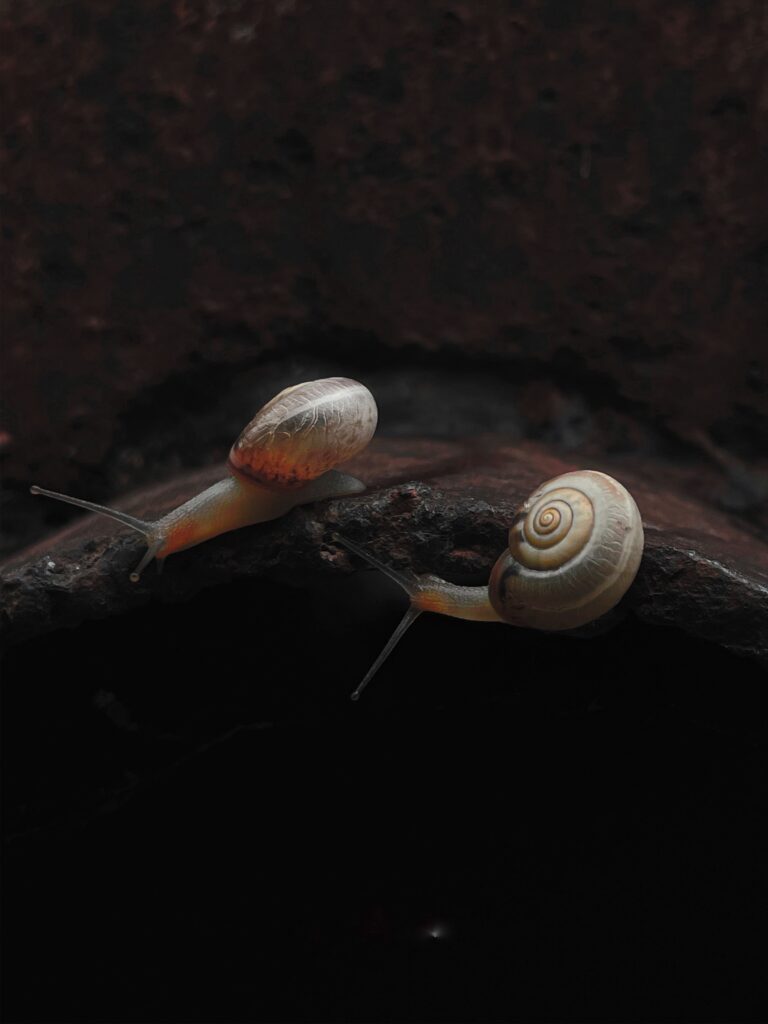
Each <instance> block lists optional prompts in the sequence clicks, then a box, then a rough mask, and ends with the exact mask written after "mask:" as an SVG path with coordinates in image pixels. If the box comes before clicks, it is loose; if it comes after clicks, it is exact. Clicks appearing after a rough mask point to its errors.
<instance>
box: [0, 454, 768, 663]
mask: <svg viewBox="0 0 768 1024" xmlns="http://www.w3.org/2000/svg"><path fill="white" fill-rule="evenodd" d="M348 468H349V470H350V472H353V473H355V474H356V475H358V476H360V477H361V478H362V479H364V480H365V481H366V482H367V483H368V485H369V491H368V492H367V493H366V494H364V495H361V496H360V497H357V498H353V499H347V500H343V501H330V502H327V503H323V504H321V505H317V506H306V507H304V508H301V509H297V510H294V511H293V512H292V513H290V514H289V515H288V516H287V517H285V518H284V519H282V520H279V521H275V522H273V523H267V524H263V525H261V526H257V527H252V528H250V529H248V530H242V531H237V532H234V533H230V534H228V535H225V536H222V537H219V538H216V539H215V540H213V541H210V542H208V543H207V544H204V545H200V546H199V547H197V548H194V549H190V550H189V551H187V552H182V553H181V554H179V555H176V556H174V557H173V558H172V559H170V560H169V561H168V562H167V563H166V567H165V570H164V572H163V574H162V575H159V576H158V575H157V574H156V570H155V569H154V567H150V568H149V569H148V570H147V571H146V572H145V575H144V577H143V579H142V581H141V583H140V584H138V585H133V584H131V583H130V582H129V580H128V573H129V571H130V570H131V569H132V568H133V566H134V565H135V563H136V562H137V561H138V559H139V557H140V555H141V552H142V550H143V545H142V542H141V540H140V539H138V538H136V537H134V536H133V535H126V534H125V533H124V532H123V531H122V530H121V529H120V528H119V527H115V526H113V524H112V523H111V522H110V521H108V520H100V519H99V518H97V517H87V518H85V519H83V520H81V521H79V522H77V523H76V524H74V525H73V526H71V527H69V528H67V529H66V530H64V531H62V532H61V533H59V534H57V535H55V536H53V537H51V538H49V539H48V540H47V541H45V542H43V543H41V544H38V545H36V546H35V547H34V548H31V549H28V550H27V551H25V552H23V553H21V554H20V555H19V556H17V557H16V558H15V559H14V560H12V561H11V562H9V563H7V564H6V567H5V571H4V573H3V581H2V590H3V627H4V634H5V637H6V640H7V641H8V642H14V641H17V640H21V639H25V638H29V637H32V636H35V635H39V634H41V633H44V632H46V631H50V630H52V629H56V628H59V627H61V626H75V625H77V624H78V623H80V622H83V621H85V620H88V619H96V618H101V617H104V616H115V615H120V614H121V613H124V612H127V611H129V610H130V609H135V608H138V607H140V606H142V605H144V604H146V603H147V602H149V601H150V600H151V599H153V598H154V599H157V598H159V599H160V600H161V601H162V602H179V601H185V600H188V599H189V598H190V597H191V596H192V595H194V594H195V593H197V592H198V591H200V590H201V589H203V588H206V587H209V586H212V585H215V584H221V583H227V582H230V581H234V580H237V579H239V578H249V577H258V578H264V577H266V578H272V579H275V580H278V581H289V582H291V583H292V584H293V585H294V586H296V587H298V588H309V589H313V588H320V589H322V587H323V586H324V585H325V583H326V582H327V581H328V579H329V574H333V573H346V572H348V571H349V570H350V565H351V563H350V559H349V556H348V555H347V554H346V553H345V551H344V550H343V549H341V548H340V547H339V546H337V545H335V544H334V543H333V540H332V535H333V532H334V531H336V530H338V531H339V532H340V533H342V534H347V535H348V536H349V537H350V538H351V539H355V540H357V541H358V542H360V543H363V544H365V545H366V546H367V547H368V548H369V549H370V550H371V551H372V552H375V553H376V554H377V555H378V557H379V558H381V559H382V560H384V561H386V562H389V563H391V564H393V565H395V566H402V567H407V568H413V569H414V570H415V571H416V572H427V571H429V572H434V573H437V574H440V575H443V576H445V577H446V578H449V579H453V580H455V581H457V582H467V583H478V584H479V583H481V582H483V581H484V580H486V579H487V574H488V571H489V569H490V566H491V565H492V563H493V561H494V560H495V559H496V557H497V556H498V554H499V553H500V552H501V550H502V547H503V545H504V543H505V536H506V528H507V524H509V522H510V521H511V519H512V517H513V513H514V510H515V508H516V507H517V505H518V504H519V503H520V502H521V501H522V500H523V499H524V498H525V497H526V496H527V495H528V494H529V493H530V492H531V491H532V490H533V489H534V488H535V487H536V486H537V485H538V484H539V483H540V482H542V481H543V480H545V479H547V478H549V477H551V476H555V475H557V474H559V473H562V472H565V471H566V470H568V469H573V468H578V467H577V466H574V464H573V463H569V462H567V461H565V460H564V459H563V458H562V457H560V456H558V455H556V454H553V452H552V451H551V450H549V449H547V448H545V447H544V446H542V445H538V444H532V443H520V444H517V445H513V444H509V443H504V442H502V441H499V440H498V439H494V438H493V437H488V438H486V439H485V440H484V442H483V443H482V444H481V443H480V442H474V443H473V444H471V445H470V444H464V445H462V444H460V443H458V442H439V441H433V440H424V439H421V440H419V439H397V440H396V439H391V440H378V441H375V442H374V443H373V445H372V446H371V448H370V449H369V450H368V451H367V452H366V453H365V454H364V455H362V456H360V457H359V458H358V459H357V460H356V461H355V462H353V463H350V464H349V467H348ZM591 468H600V469H603V470H605V471H606V472H610V473H612V474H613V475H615V476H617V477H618V478H620V479H621V480H622V482H624V483H625V484H626V486H628V487H629V489H630V490H631V491H632V493H633V494H634V496H635V498H636V500H637V502H638V505H639V508H640V510H641V513H642V516H643V521H644V524H645V531H646V549H645V554H644V557H643V562H642V565H641V568H640V571H639V574H638V577H637V579H636V581H635V583H634V585H633V586H632V588H631V589H630V591H629V593H628V594H627V596H626V597H625V599H624V601H623V602H622V607H623V608H624V609H625V610H627V611H629V612H630V613H631V614H634V615H636V616H637V617H638V618H640V619H641V620H642V621H643V622H646V623H648V624H649V625H652V626H666V627H676V628H679V629H682V630H685V631H687V632H688V633H690V634H692V635H693V636H697V637H701V638H703V639H706V640H709V641H714V642H716V643H718V644H721V645H723V646H724V647H726V648H729V649H730V650H732V651H734V652H737V653H739V654H743V655H748V656H750V657H752V658H755V659H758V660H759V661H761V662H763V663H765V664H768V614H767V609H768V549H766V547H765V545H764V544H762V543H761V542H760V541H759V540H758V539H757V537H755V536H753V535H751V534H750V533H748V532H747V531H746V529H745V528H744V526H743V524H741V523H739V522H738V521H734V520H732V519H731V518H730V517H729V516H727V515H725V514H724V513H722V512H719V511H717V510H713V509H711V508H708V507H707V506H706V505H704V504H703V503H701V502H698V501H696V500H693V499H692V498H691V497H690V496H689V495H688V494H687V493H686V492H685V490H684V488H683V487H682V486H681V483H680V478H679V475H678V477H677V479H675V476H674V474H672V473H671V472H670V470H669V469H668V468H666V469H665V467H663V466H662V465H659V466H657V467H652V466H649V465H648V464H647V463H638V464H636V465H634V466H633V465H632V464H631V463H630V461H629V460H625V462H624V463H623V464H621V463H619V462H616V461H614V462H611V461H609V460H601V461H600V462H599V463H596V464H594V465H592V467H591ZM219 475H220V469H218V468H217V469H210V470H207V471H203V472H198V473H195V474H191V475H185V476H180V477H179V478H178V479H176V480H174V481H172V482H171V483H170V484H168V485H166V486H164V487H162V488H155V489H154V490H152V491H149V492H142V493H139V494H135V495H133V496H129V497H126V498H125V500H124V501H121V502H119V503H118V504H119V507H120V508H122V509H124V510H125V511H128V512H131V513H133V514H135V515H138V516H141V517H145V518H153V517H155V516H156V515H158V514H160V513H162V512H164V511H167V510H168V509H170V508H172V507H174V506H175V505H177V504H178V503H180V502H181V501H183V500H185V499H186V498H188V497H190V496H191V495H192V494H194V493H197V491H199V490H200V489H202V488H203V487H204V486H207V485H208V484H210V483H212V482H213V481H214V480H215V479H217V478H218V476H219ZM665 476H666V477H667V479H665ZM355 568H359V567H358V566H355ZM601 625H602V623H601ZM587 632H589V628H587Z"/></svg>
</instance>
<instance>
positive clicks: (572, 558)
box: [339, 470, 644, 699]
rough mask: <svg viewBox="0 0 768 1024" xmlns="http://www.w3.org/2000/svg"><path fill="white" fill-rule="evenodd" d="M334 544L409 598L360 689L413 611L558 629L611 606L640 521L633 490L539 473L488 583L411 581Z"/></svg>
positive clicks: (632, 561) (637, 553) (625, 582)
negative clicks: (378, 572) (544, 476)
mask: <svg viewBox="0 0 768 1024" xmlns="http://www.w3.org/2000/svg"><path fill="white" fill-rule="evenodd" d="M339 539H340V540H341V542H342V543H343V544H345V545H346V546H347V547H349V548H350V549H351V550H352V551H354V552H355V553H356V554H358V555H360V556H361V557H362V558H365V559H366V560H367V561H368V562H370V563H371V564H373V565H375V566H376V567H377V568H379V569H381V570H382V571H384V572H385V573H387V575H388V576H390V577H391V578H392V579H394V580H395V581H396V582H397V583H399V584H400V586H401V587H403V589H404V590H405V591H406V593H407V594H408V595H409V597H410V600H411V604H410V607H409V609H408V611H407V612H406V614H405V617H404V618H403V620H402V621H401V623H400V625H399V626H398V627H397V629H396V630H395V633H394V634H393V635H392V637H391V638H390V640H389V642H388V643H387V645H386V647H385V648H384V650H383V651H382V653H381V655H379V658H378V659H377V660H376V662H374V664H373V666H372V667H371V669H370V670H369V672H368V673H367V675H366V676H365V678H364V679H363V681H362V683H361V684H360V685H359V686H358V687H357V689H356V690H355V692H354V693H353V695H352V696H353V698H354V699H357V697H359V695H360V693H361V691H362V690H363V689H364V687H365V686H366V685H367V684H368V682H370V680H371V678H372V677H373V675H374V674H375V672H376V671H377V670H378V668H379V667H380V666H381V664H382V663H383V661H384V660H385V658H387V657H388V656H389V654H390V653H391V652H392V650H393V648H394V646H395V644H396V643H397V642H398V641H399V640H400V638H401V637H402V635H403V634H404V633H405V631H406V629H408V627H409V626H410V625H411V624H412V623H413V622H414V621H415V620H416V618H418V616H419V615H420V614H421V613H422V612H437V613H439V614H442V615H450V616H452V617H454V618H460V619H471V620H474V621H484V622H505V623H508V624H509V625H514V626H523V627H526V628H529V629H541V630H550V631H558V630H565V629H575V628H577V627H578V626H583V625H585V624H586V623H588V622H592V621H594V620H595V619H597V618H599V617H600V616H601V615H604V614H605V613H606V612H607V611H609V610H610V609H611V608H613V607H614V606H615V605H616V604H618V602H619V601H620V600H621V598H622V597H623V596H624V594H625V593H626V591H627V590H628V589H629V587H630V585H631V583H632V581H633V580H634V578H635V575H636V574H637V570H638V567H639V565H640V560H641V558H642V553H643V543H644V539H643V525H642V519H641V517H640V512H639V510H638V508H637V505H636V504H635V501H634V499H633V498H632V495H631V494H630V493H629V491H628V490H627V489H626V488H625V487H623V486H622V484H620V483H619V482H618V481H617V480H614V479H613V477H610V476H608V475H607V474H606V473H600V472H597V471H595V470H580V471H577V472H572V473H564V474H562V475H561V476H558V477H554V478H553V479H551V480H547V481H546V482H545V483H543V484H542V485H541V486H540V487H538V488H537V489H536V491H534V493H533V494H532V495H531V496H530V497H529V498H528V499H527V500H526V501H525V502H524V504H523V506H522V508H521V510H520V512H519V514H518V515H517V517H516V518H515V522H514V523H513V525H512V527H511V529H510V531H509V547H508V549H507V550H506V551H505V552H503V553H502V555H501V556H500V557H499V558H498V560H497V561H496V564H495V565H494V567H493V570H492V571H491V576H490V579H489V582H488V586H487V587H461V586H456V585H455V584H452V583H447V582H446V581H445V580H441V579H440V578H439V577H437V576H419V577H416V578H414V579H410V578H408V577H406V576H403V575H402V574H400V573H398V572H395V571H393V570H392V569H390V568H389V567H388V566H384V565H382V563H380V562H378V561H377V560H375V559H373V558H371V556H370V555H369V554H368V553H367V552H365V551H363V550H362V549H361V548H359V547H358V546H357V545H356V544H353V543H350V542H349V541H348V540H346V539H341V538H339Z"/></svg>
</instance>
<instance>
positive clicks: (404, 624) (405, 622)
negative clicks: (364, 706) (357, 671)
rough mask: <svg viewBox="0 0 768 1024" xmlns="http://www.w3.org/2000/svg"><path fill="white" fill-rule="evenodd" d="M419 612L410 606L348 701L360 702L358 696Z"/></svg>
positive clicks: (419, 610)
mask: <svg viewBox="0 0 768 1024" xmlns="http://www.w3.org/2000/svg"><path fill="white" fill-rule="evenodd" d="M421 611H422V610H421V608H414V606H413V605H411V606H410V608H409V609H408V611H407V612H406V613H405V615H404V616H403V617H402V619H401V620H400V623H399V625H398V626H397V629H396V630H395V631H394V633H393V634H392V636H391V637H390V638H389V640H387V642H386V644H385V645H384V649H383V651H382V652H381V654H380V655H379V656H378V658H377V659H376V661H374V663H373V664H372V665H371V667H370V668H369V669H368V671H367V672H366V673H365V676H364V677H363V680H362V682H361V683H360V684H359V685H358V686H357V687H355V689H354V690H353V691H352V693H351V694H350V695H349V696H350V700H360V694H361V693H362V692H363V690H364V689H365V688H366V686H367V685H368V683H370V681H371V680H372V679H373V677H374V676H375V675H376V673H377V672H378V671H379V669H380V668H381V666H382V665H383V664H384V662H385V661H386V660H387V658H388V657H389V656H390V654H391V653H392V651H394V649H395V647H397V645H398V644H399V643H400V641H401V640H402V638H403V636H404V635H405V633H406V631H407V630H408V629H410V627H411V626H412V625H413V623H414V622H415V621H416V619H418V617H419V616H420V615H421Z"/></svg>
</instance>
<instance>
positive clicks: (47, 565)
mask: <svg viewBox="0 0 768 1024" xmlns="http://www.w3.org/2000/svg"><path fill="white" fill-rule="evenodd" d="M45 568H46V569H47V570H48V572H54V571H55V569H56V563H55V562H54V561H53V559H51V558H49V559H48V561H47V562H46V563H45Z"/></svg>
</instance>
